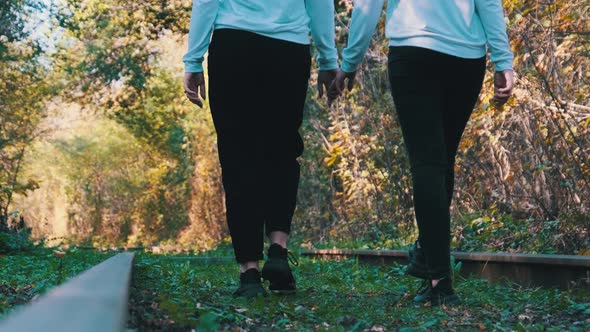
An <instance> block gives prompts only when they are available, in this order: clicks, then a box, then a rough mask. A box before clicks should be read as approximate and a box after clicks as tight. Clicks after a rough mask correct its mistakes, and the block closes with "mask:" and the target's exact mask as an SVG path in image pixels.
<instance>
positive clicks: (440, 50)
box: [329, 0, 514, 305]
mask: <svg viewBox="0 0 590 332" xmlns="http://www.w3.org/2000/svg"><path fill="white" fill-rule="evenodd" d="M384 1H385V0H355V1H354V9H353V14H352V20H351V23H350V29H349V38H348V45H347V47H346V48H345V49H344V50H343V52H342V57H343V59H342V71H340V72H339V73H338V74H337V76H336V79H335V81H334V83H333V84H332V86H331V88H330V91H329V98H330V99H334V98H336V97H337V96H338V95H339V94H340V93H341V92H342V90H343V89H344V88H345V84H346V81H347V84H346V85H347V87H348V89H349V90H351V89H352V87H353V85H354V79H355V74H356V70H357V68H358V66H359V64H360V63H361V61H362V59H363V57H364V55H365V53H366V51H367V48H368V47H369V44H370V41H371V36H372V34H373V33H374V31H375V27H376V26H377V23H378V21H379V18H380V16H381V12H382V8H383V3H384ZM386 12H387V14H386V27H385V31H386V37H387V38H388V39H389V81H390V85H391V94H392V96H393V100H394V104H395V109H396V112H397V114H398V120H399V123H400V125H401V128H402V132H403V137H404V142H405V146H406V150H407V152H408V156H409V159H410V166H411V172H412V178H413V189H414V211H415V215H416V221H417V224H418V230H419V236H418V240H417V241H416V242H415V244H414V245H413V246H412V247H411V248H410V251H409V257H410V264H409V265H408V269H407V273H408V274H410V275H412V276H415V277H418V278H422V279H424V280H425V285H424V286H425V287H424V288H422V289H421V290H420V291H419V292H418V294H417V295H416V297H415V298H414V301H415V302H417V303H426V302H430V303H431V304H433V305H439V304H443V303H444V304H447V305H452V304H457V303H458V302H459V298H458V296H457V294H456V293H455V291H454V290H453V285H452V273H451V266H450V213H449V210H450V204H451V200H452V197H453V187H454V176H455V174H454V169H455V156H456V154H457V149H458V146H459V142H460V140H461V136H462V134H463V131H464V130H465V126H466V124H467V122H468V120H469V117H470V115H471V113H472V111H473V108H474V106H475V103H476V102H477V100H478V96H479V93H480V90H481V87H482V84H483V78H484V74H485V68H486V53H487V52H488V50H489V51H491V61H492V62H493V63H494V65H495V71H496V72H495V79H494V83H495V89H494V93H495V95H494V98H493V102H495V103H496V104H498V105H502V104H504V103H506V102H507V100H508V99H509V98H510V96H511V94H512V87H513V81H514V78H513V76H514V75H513V71H512V62H513V54H512V52H511V50H510V45H509V42H508V36H507V34H506V24H505V19H504V12H503V9H502V1H501V0H436V1H435V0H389V1H388V3H387V11H386Z"/></svg>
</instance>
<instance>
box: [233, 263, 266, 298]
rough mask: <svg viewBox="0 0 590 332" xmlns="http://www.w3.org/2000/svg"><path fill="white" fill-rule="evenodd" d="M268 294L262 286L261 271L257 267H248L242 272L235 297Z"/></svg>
mask: <svg viewBox="0 0 590 332" xmlns="http://www.w3.org/2000/svg"><path fill="white" fill-rule="evenodd" d="M259 296H268V293H267V292H266V291H265V290H264V287H262V279H261V278H260V271H258V270H257V269H254V268H252V269H248V270H246V272H244V273H240V287H238V289H237V290H236V291H235V292H234V297H247V298H252V297H259Z"/></svg>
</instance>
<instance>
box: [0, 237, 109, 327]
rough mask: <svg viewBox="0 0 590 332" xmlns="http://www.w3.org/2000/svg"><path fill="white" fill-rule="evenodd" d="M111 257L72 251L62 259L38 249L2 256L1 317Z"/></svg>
mask: <svg viewBox="0 0 590 332" xmlns="http://www.w3.org/2000/svg"><path fill="white" fill-rule="evenodd" d="M112 254H113V253H101V252H96V251H88V250H76V249H73V250H69V251H68V252H67V254H66V256H65V257H64V258H62V259H59V258H56V257H54V256H53V253H52V250H51V249H41V248H36V249H33V250H31V251H27V252H24V253H19V254H13V255H6V256H3V255H0V317H1V316H3V315H5V314H8V313H9V312H10V311H11V310H12V309H14V307H16V306H18V305H21V304H25V303H27V302H29V301H30V300H31V299H32V298H33V297H35V296H36V295H38V294H42V293H44V292H45V291H47V290H48V289H49V288H51V287H53V286H55V285H59V284H60V283H62V282H63V281H66V280H67V279H70V278H72V277H74V276H76V275H77V274H79V273H80V272H82V271H84V270H86V269H88V268H90V267H92V266H93V265H96V264H98V263H100V262H101V261H103V260H105V259H106V258H107V257H108V256H110V255H112ZM60 262H61V264H60ZM60 265H61V267H60Z"/></svg>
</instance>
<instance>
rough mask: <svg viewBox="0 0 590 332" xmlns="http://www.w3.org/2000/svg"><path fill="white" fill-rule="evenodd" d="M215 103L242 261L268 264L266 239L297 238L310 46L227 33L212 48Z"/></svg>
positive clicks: (238, 254) (220, 33)
mask: <svg viewBox="0 0 590 332" xmlns="http://www.w3.org/2000/svg"><path fill="white" fill-rule="evenodd" d="M208 63H209V98H210V106H211V113H212V115H213V122H214V125H215V130H216V132H217V144H218V150H219V160H220V162H221V169H222V176H223V186H224V189H225V199H226V201H225V204H226V210H227V213H226V215H227V222H228V225H229V231H230V234H231V237H232V243H233V247H234V252H235V256H236V260H237V261H238V262H239V263H244V262H248V261H258V260H261V259H263V246H264V234H265V231H266V234H270V233H271V232H274V231H282V232H286V233H290V230H291V220H292V217H293V212H294V210H295V205H296V198H297V189H298V185H299V172H300V168H299V163H298V161H297V158H298V157H299V156H300V155H301V153H302V152H303V140H302V138H301V136H300V134H299V127H300V126H301V122H302V118H303V107H304V104H305V98H306V94H307V88H308V80H309V75H310V69H311V56H310V49H309V45H302V44H296V43H292V42H287V41H283V40H279V39H273V38H269V37H264V36H261V35H258V34H255V33H251V32H246V31H241V30H233V29H219V30H216V31H214V33H213V38H212V41H211V45H210V47H209V58H208Z"/></svg>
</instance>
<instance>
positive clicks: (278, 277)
mask: <svg viewBox="0 0 590 332" xmlns="http://www.w3.org/2000/svg"><path fill="white" fill-rule="evenodd" d="M289 262H291V263H292V264H293V265H295V266H297V265H299V263H298V262H297V260H296V259H295V258H294V257H293V255H292V254H291V253H290V252H289V250H287V249H285V248H283V247H281V246H280V245H278V244H276V243H275V244H272V245H271V246H270V248H268V259H267V260H266V262H265V263H264V267H263V268H262V279H264V280H268V281H269V282H270V286H269V287H268V289H270V290H271V291H275V292H279V293H293V292H295V288H296V287H295V278H294V277H293V273H292V272H291V268H290V267H289Z"/></svg>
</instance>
